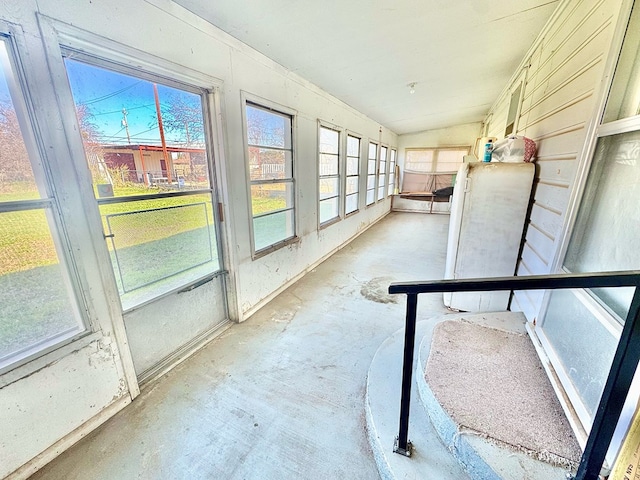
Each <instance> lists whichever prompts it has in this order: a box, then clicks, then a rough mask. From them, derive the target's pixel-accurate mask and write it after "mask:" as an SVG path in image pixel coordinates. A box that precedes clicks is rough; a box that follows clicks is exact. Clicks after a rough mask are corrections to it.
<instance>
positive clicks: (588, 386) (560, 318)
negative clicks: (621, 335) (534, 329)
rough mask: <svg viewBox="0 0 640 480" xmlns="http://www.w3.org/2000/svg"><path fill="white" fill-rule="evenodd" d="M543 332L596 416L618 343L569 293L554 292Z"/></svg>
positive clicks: (587, 405) (581, 303) (565, 291)
mask: <svg viewBox="0 0 640 480" xmlns="http://www.w3.org/2000/svg"><path fill="white" fill-rule="evenodd" d="M542 328H543V329H544V332H545V335H546V336H547V338H548V339H549V341H550V342H551V343H552V344H553V346H554V349H555V353H556V355H557V356H558V357H559V360H560V361H561V363H562V366H563V367H564V371H565V373H566V374H567V375H568V376H569V378H570V379H571V382H572V383H573V385H574V386H575V387H576V389H577V391H578V392H579V394H580V397H581V399H582V401H583V403H584V404H585V406H586V407H587V410H588V411H589V412H590V414H591V415H593V414H594V412H595V410H596V409H597V407H598V402H599V401H600V395H602V390H603V389H604V384H605V382H606V379H607V375H608V374H609V369H610V368H611V361H612V360H613V354H614V352H615V349H616V346H617V343H618V341H617V339H616V338H614V337H613V335H612V334H611V333H610V332H609V331H608V330H607V329H606V328H605V327H604V326H603V325H602V324H601V323H600V322H599V321H598V320H597V319H596V318H595V317H594V316H593V314H592V313H591V312H590V311H589V310H588V308H587V307H586V306H585V304H584V303H583V302H582V301H580V299H578V298H576V296H575V294H574V293H573V292H571V291H568V290H556V291H554V292H552V294H551V298H550V302H549V309H548V311H547V314H546V315H545V319H544V323H543V325H542ZM576 339H580V341H576Z"/></svg>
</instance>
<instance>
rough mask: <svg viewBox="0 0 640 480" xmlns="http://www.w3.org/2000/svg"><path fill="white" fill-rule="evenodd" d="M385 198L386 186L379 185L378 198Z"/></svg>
mask: <svg viewBox="0 0 640 480" xmlns="http://www.w3.org/2000/svg"><path fill="white" fill-rule="evenodd" d="M383 198H384V186H382V185H381V186H379V187H378V200H382V199H383Z"/></svg>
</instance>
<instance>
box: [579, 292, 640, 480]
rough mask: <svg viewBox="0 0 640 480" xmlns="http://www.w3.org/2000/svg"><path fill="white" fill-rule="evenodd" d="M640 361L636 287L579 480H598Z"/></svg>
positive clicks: (639, 304) (639, 297) (639, 307)
mask: <svg viewBox="0 0 640 480" xmlns="http://www.w3.org/2000/svg"><path fill="white" fill-rule="evenodd" d="M639 361H640V288H638V287H636V289H635V292H634V294H633V300H632V301H631V306H630V307H629V312H628V313H627V319H626V320H625V323H624V327H623V329H622V334H621V335H620V341H619V342H618V347H617V348H616V353H615V355H614V357H613V362H612V363H611V370H610V371H609V376H608V377H607V382H606V383H605V386H604V391H603V392H602V397H600V403H599V404H598V410H597V411H596V416H595V418H594V419H593V425H592V426H591V432H590V433H589V438H588V439H587V445H586V446H585V449H584V452H583V454H582V459H581V460H580V466H579V467H578V472H577V474H576V480H597V479H598V478H599V477H598V476H599V475H600V470H601V469H602V465H603V464H604V460H605V456H606V454H607V450H608V449H609V445H610V444H611V439H612V438H613V433H614V431H615V429H616V426H617V425H618V420H619V419H620V414H621V413H622V408H623V407H624V402H625V400H626V399H627V394H628V392H629V388H630V387H631V381H632V380H633V376H634V374H635V372H636V368H637V366H638V362H639Z"/></svg>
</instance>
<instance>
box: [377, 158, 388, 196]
mask: <svg viewBox="0 0 640 480" xmlns="http://www.w3.org/2000/svg"><path fill="white" fill-rule="evenodd" d="M387 150H388V149H387V147H385V146H381V147H380V163H379V165H378V200H382V199H383V198H384V185H385V183H384V180H385V176H386V172H387Z"/></svg>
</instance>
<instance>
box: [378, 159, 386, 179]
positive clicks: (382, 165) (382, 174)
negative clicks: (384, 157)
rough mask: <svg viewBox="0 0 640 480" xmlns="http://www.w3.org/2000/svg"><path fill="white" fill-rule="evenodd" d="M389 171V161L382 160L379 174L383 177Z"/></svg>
mask: <svg viewBox="0 0 640 480" xmlns="http://www.w3.org/2000/svg"><path fill="white" fill-rule="evenodd" d="M386 172H387V162H383V161H380V169H379V170H378V174H379V175H380V176H381V177H382V176H384V175H385V173H386Z"/></svg>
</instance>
